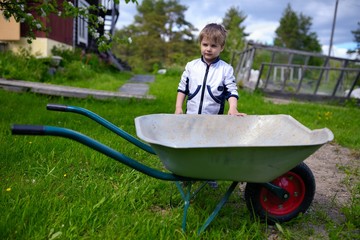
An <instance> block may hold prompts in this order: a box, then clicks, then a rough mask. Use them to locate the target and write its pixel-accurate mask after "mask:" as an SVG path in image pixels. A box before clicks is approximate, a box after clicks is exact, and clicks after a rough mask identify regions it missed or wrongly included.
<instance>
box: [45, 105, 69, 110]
mask: <svg viewBox="0 0 360 240" xmlns="http://www.w3.org/2000/svg"><path fill="white" fill-rule="evenodd" d="M67 107H68V106H66V105H60V104H51V103H50V104H47V105H46V109H47V110H52V111H60V112H66V109H67Z"/></svg>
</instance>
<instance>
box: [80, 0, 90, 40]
mask: <svg viewBox="0 0 360 240" xmlns="http://www.w3.org/2000/svg"><path fill="white" fill-rule="evenodd" d="M89 5H90V4H89V3H88V2H87V1H85V0H79V2H78V7H79V8H80V7H83V8H88V7H89ZM81 43H83V44H85V46H87V45H88V21H87V18H84V17H83V16H79V17H77V44H81Z"/></svg>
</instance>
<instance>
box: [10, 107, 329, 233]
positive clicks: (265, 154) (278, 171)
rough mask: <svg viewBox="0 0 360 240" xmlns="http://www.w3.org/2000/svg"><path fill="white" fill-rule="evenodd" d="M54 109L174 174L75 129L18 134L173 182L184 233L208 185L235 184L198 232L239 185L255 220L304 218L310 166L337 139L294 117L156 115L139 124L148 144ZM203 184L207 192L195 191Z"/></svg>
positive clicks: (310, 191)
mask: <svg viewBox="0 0 360 240" xmlns="http://www.w3.org/2000/svg"><path fill="white" fill-rule="evenodd" d="M47 109H48V110H53V111H63V112H72V113H76V114H81V115H84V116H86V117H88V118H90V119H92V120H94V121H95V122H97V123H99V124H101V125H102V126H104V127H106V128H107V129H109V130H111V131H113V132H114V133H116V134H117V135H119V136H120V137H122V138H124V139H125V140H127V141H128V142H130V143H132V144H134V145H135V146H137V147H138V148H140V149H142V150H144V151H146V152H148V153H149V154H155V155H157V156H158V158H159V159H160V161H161V162H162V163H163V165H164V166H165V168H166V169H167V170H168V171H162V170H158V169H154V168H151V167H149V166H147V165H144V164H142V163H140V162H139V161H136V160H134V159H132V158H130V157H128V156H125V155H124V154H122V153H120V152H118V151H116V150H114V149H112V148H110V147H108V146H106V145H104V144H102V143H100V142H98V141H96V140H94V139H92V138H90V137H88V136H86V135H83V134H81V133H79V132H76V131H73V130H71V129H66V128H61V127H54V126H34V125H13V126H12V134H18V135H50V136H59V137H65V138H69V139H72V140H75V141H77V142H80V143H82V144H83V145H86V146H88V147H90V148H92V149H94V150H96V151H98V152H100V153H102V154H105V155H107V156H108V157H110V158H113V159H114V160H117V161H119V162H121V163H123V164H125V165H127V166H129V167H130V168H133V169H135V170H137V171H139V172H141V173H144V174H146V175H148V176H150V177H154V178H156V179H160V180H166V181H174V182H175V184H176V186H177V189H178V190H179V192H180V195H181V198H182V200H183V201H184V213H183V219H182V229H183V231H185V230H186V220H187V212H188V208H189V207H190V202H191V201H190V200H191V199H192V198H193V197H194V196H195V195H196V194H198V193H199V191H200V190H202V189H203V188H204V187H205V186H206V185H207V182H208V181H214V180H221V181H229V182H231V184H230V186H229V187H228V189H227V191H226V192H225V193H224V195H223V196H222V197H221V199H220V201H219V202H218V204H217V205H216V207H215V208H214V210H213V212H212V213H211V214H210V216H209V217H208V218H207V219H206V220H205V222H204V224H203V225H202V226H201V227H200V228H199V230H198V232H199V233H201V232H203V231H204V230H205V229H206V228H207V227H208V226H209V224H210V223H211V222H212V221H213V220H214V218H215V217H216V216H217V214H218V213H219V211H220V210H221V208H222V207H223V206H224V204H225V203H226V202H227V200H228V199H229V197H230V196H231V194H232V193H233V191H234V189H235V188H236V186H237V185H238V183H239V182H246V186H245V190H244V192H245V202H246V206H247V208H248V209H249V211H250V212H251V213H252V214H253V215H254V217H258V218H260V219H261V220H265V221H267V222H268V223H270V224H272V223H275V222H280V223H281V222H286V221H289V220H291V219H293V218H295V217H297V216H298V215H299V214H300V213H305V212H306V211H307V209H308V208H309V207H310V205H311V203H312V201H313V198H314V194H315V179H314V176H313V174H312V172H311V170H310V168H309V167H308V166H307V165H306V164H305V163H303V161H304V160H305V159H306V158H307V157H309V156H310V155H311V154H313V153H314V152H315V151H316V150H317V149H319V148H320V147H321V146H322V145H323V144H325V143H327V142H329V141H332V140H333V138H334V135H333V133H332V132H331V131H330V130H329V129H327V128H323V129H317V130H310V129H308V128H307V127H305V126H303V125H302V124H301V123H299V122H298V121H297V120H295V119H294V118H293V117H291V116H289V115H281V114H280V115H248V116H244V117H235V116H228V115H187V114H183V115H175V114H151V115H145V116H140V117H137V118H135V127H136V134H137V136H138V137H139V138H140V139H141V140H142V141H141V140H139V139H138V138H136V137H134V136H132V135H131V134H129V133H127V132H125V131H124V130H122V129H120V128H118V127H117V126H115V125H114V124H112V123H111V122H109V121H107V120H106V119H104V118H102V117H100V116H99V115H97V114H95V113H93V112H91V111H89V110H87V109H84V108H81V107H76V106H65V105H57V104H48V105H47ZM196 182H200V183H201V184H200V186H198V184H197V185H196V187H195V184H194V183H196ZM194 188H195V189H194Z"/></svg>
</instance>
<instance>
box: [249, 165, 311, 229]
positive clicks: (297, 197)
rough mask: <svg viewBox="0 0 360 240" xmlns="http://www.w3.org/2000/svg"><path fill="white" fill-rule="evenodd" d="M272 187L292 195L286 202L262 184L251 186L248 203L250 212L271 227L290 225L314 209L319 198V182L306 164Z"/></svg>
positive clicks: (286, 174)
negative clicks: (280, 224) (316, 189)
mask: <svg viewBox="0 0 360 240" xmlns="http://www.w3.org/2000/svg"><path fill="white" fill-rule="evenodd" d="M271 183H272V184H274V185H276V186H279V187H281V188H283V189H285V190H286V191H287V192H288V193H289V198H288V199H286V200H283V199H281V198H280V197H278V196H276V195H275V194H274V193H272V192H271V191H270V190H268V189H267V188H265V187H264V186H263V185H261V184H258V183H247V184H246V187H245V201H246V206H247V208H248V209H249V211H250V212H251V213H252V214H253V215H254V216H258V217H259V218H260V219H261V220H265V221H267V222H268V223H269V224H274V223H276V222H278V223H282V222H287V221H290V220H291V219H293V218H295V217H297V216H298V215H299V214H300V213H305V212H306V211H307V209H308V208H309V207H310V205H311V202H312V201H313V199H314V195H315V179H314V175H313V174H312V172H311V170H310V168H309V167H308V166H307V165H306V164H305V163H300V164H299V165H298V166H296V167H295V168H293V169H292V170H290V171H289V172H287V173H285V174H284V175H282V176H280V177H278V178H276V179H275V180H273V181H272V182H271Z"/></svg>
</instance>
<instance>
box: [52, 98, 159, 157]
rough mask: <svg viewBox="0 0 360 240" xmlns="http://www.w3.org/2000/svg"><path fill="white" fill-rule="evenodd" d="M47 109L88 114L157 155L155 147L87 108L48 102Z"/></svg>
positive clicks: (131, 141) (89, 116) (129, 140)
mask: <svg viewBox="0 0 360 240" xmlns="http://www.w3.org/2000/svg"><path fill="white" fill-rule="evenodd" d="M46 109H47V110H52V111H60V112H72V113H77V114H81V115H83V116H86V117H88V118H90V119H91V120H93V121H95V122H97V123H99V124H101V125H102V126H104V127H106V128H107V129H109V130H110V131H112V132H114V133H116V134H117V135H119V136H120V137H122V138H124V139H125V140H127V141H128V142H130V143H132V144H134V145H135V146H137V147H139V148H141V149H143V150H144V151H146V152H148V153H151V154H154V155H156V153H155V151H154V149H152V147H151V146H150V145H148V144H145V143H144V142H142V141H140V140H139V139H137V138H135V137H133V136H132V135H131V134H129V133H127V132H125V131H124V130H122V129H121V128H119V127H117V126H116V125H115V124H113V123H111V122H109V121H108V120H106V119H104V118H103V117H101V116H99V115H97V114H96V113H94V112H92V111H90V110H87V109H85V108H81V107H76V106H66V105H60V104H47V105H46Z"/></svg>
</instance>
